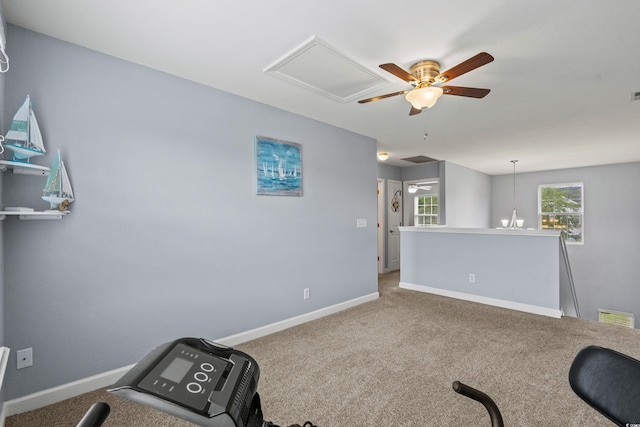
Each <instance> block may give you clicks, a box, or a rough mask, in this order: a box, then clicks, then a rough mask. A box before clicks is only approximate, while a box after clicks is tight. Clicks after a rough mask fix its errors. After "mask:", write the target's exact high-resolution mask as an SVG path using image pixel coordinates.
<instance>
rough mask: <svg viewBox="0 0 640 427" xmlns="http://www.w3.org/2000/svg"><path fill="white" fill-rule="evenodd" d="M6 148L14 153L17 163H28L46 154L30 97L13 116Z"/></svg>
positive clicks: (6, 138)
mask: <svg viewBox="0 0 640 427" xmlns="http://www.w3.org/2000/svg"><path fill="white" fill-rule="evenodd" d="M4 146H5V148H7V149H8V150H11V151H13V161H17V162H24V163H28V162H29V159H30V158H31V157H33V156H41V155H43V154H44V153H46V150H45V149H44V142H43V141H42V134H41V133H40V128H39V127H38V121H37V120H36V115H35V114H34V113H33V107H32V105H31V98H30V97H29V95H27V98H26V99H25V100H24V102H23V103H22V106H21V107H20V108H19V109H18V111H17V112H16V114H15V116H13V120H12V121H11V126H10V127H9V132H7V135H6V136H5V142H4Z"/></svg>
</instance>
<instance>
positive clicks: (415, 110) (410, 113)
mask: <svg viewBox="0 0 640 427" xmlns="http://www.w3.org/2000/svg"><path fill="white" fill-rule="evenodd" d="M420 113H422V110H419V109H417V108H415V107H414V106H413V105H412V106H411V111H409V115H410V116H415V115H416V114H420Z"/></svg>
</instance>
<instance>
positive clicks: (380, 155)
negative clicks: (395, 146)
mask: <svg viewBox="0 0 640 427" xmlns="http://www.w3.org/2000/svg"><path fill="white" fill-rule="evenodd" d="M388 158H389V153H378V159H380V160H381V161H383V162H384V161H385V160H387V159H388Z"/></svg>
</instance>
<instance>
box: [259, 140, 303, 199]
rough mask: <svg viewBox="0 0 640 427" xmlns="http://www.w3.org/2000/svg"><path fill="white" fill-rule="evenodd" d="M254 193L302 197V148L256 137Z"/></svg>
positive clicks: (287, 142)
mask: <svg viewBox="0 0 640 427" xmlns="http://www.w3.org/2000/svg"><path fill="white" fill-rule="evenodd" d="M255 173H256V194H261V195H268V196H298V197H299V196H302V146H301V145H300V144H296V143H295V142H289V141H281V140H279V139H273V138H267V137H265V136H256V139H255Z"/></svg>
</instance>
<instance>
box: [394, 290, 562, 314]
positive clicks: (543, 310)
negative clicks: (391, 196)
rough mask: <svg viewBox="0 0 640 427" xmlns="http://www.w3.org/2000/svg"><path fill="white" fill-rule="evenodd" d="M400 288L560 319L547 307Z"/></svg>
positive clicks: (453, 292)
mask: <svg viewBox="0 0 640 427" xmlns="http://www.w3.org/2000/svg"><path fill="white" fill-rule="evenodd" d="M400 287H401V288H403V289H410V290H413V291H419V292H426V293H428V294H435V295H440V296H443V297H449V298H456V299H461V300H464V301H471V302H478V303H481V304H486V305H493V306H495V307H502V308H508V309H511V310H518V311H524V312H525V313H532V314H539V315H541V316H548V317H555V318H557V319H559V318H560V317H562V311H561V310H556V309H553V308H548V307H540V306H537V305H530V304H523V303H520V302H514V301H507V300H501V299H496V298H489V297H483V296H479V295H473V294H467V293H464V292H456V291H449V290H446V289H440V288H432V287H430V286H424V285H416V284H413V283H407V282H400Z"/></svg>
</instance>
